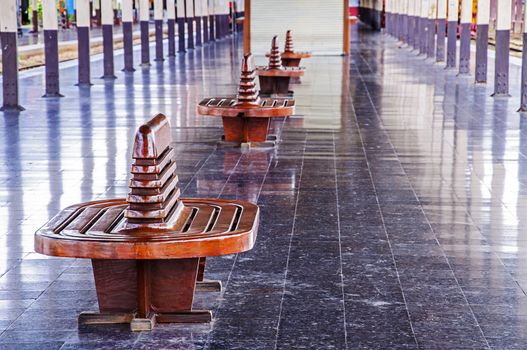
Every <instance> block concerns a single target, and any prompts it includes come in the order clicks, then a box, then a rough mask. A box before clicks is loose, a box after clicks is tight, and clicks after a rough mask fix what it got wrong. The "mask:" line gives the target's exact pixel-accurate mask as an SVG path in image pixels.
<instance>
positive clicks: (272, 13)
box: [251, 0, 344, 55]
mask: <svg viewBox="0 0 527 350" xmlns="http://www.w3.org/2000/svg"><path fill="white" fill-rule="evenodd" d="M343 11H344V1H343V0H309V1H307V0H251V50H252V52H253V53H255V54H263V53H265V52H267V51H269V48H270V44H271V39H272V37H273V36H274V35H278V38H279V40H280V43H281V46H282V48H283V43H284V37H285V32H286V30H288V29H291V30H292V31H293V40H294V46H295V50H298V51H311V52H312V53H313V54H329V55H340V54H342V53H343V50H344V48H343V30H342V29H343V28H342V26H343V13H344V12H343Z"/></svg>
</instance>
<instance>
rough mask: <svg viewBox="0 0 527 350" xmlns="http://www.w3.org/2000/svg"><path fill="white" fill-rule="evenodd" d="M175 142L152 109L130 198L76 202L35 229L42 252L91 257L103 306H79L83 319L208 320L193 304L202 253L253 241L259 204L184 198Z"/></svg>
mask: <svg viewBox="0 0 527 350" xmlns="http://www.w3.org/2000/svg"><path fill="white" fill-rule="evenodd" d="M171 142H172V139H171V130H170V124H169V122H168V119H167V118H166V117H165V116H164V115H162V114H159V115H157V116H155V117H154V118H153V119H152V120H150V121H149V122H147V123H146V124H144V125H142V126H141V127H140V128H139V130H138V132H137V134H136V136H135V142H134V146H133V159H134V162H133V164H132V169H131V172H132V178H131V180H130V184H129V187H130V193H129V195H128V197H127V198H126V199H124V198H121V199H108V200H99V201H93V202H87V203H82V204H77V205H73V206H71V207H69V208H66V209H65V210H63V211H62V212H60V213H59V214H58V215H57V216H55V217H54V218H53V219H52V220H51V221H49V222H48V223H47V224H46V225H44V226H43V227H42V228H41V229H40V230H38V231H37V232H36V234H35V250H36V251H37V252H39V253H42V254H46V255H52V256H60V257H72V258H88V259H92V266H93V273H94V277H95V286H96V289H97V299H98V302H99V312H83V313H81V314H80V316H79V324H80V325H82V324H110V323H130V325H131V329H132V330H133V331H141V330H150V329H152V328H153V327H154V326H155V324H156V323H157V322H210V321H211V318H212V315H211V312H210V311H208V310H193V309H192V301H193V298H194V291H195V289H196V282H197V280H198V279H199V276H200V275H203V269H204V267H205V260H204V257H208V256H218V255H226V254H235V253H239V252H244V251H247V250H250V249H251V248H252V247H253V245H254V242H255V240H256V234H257V228H258V218H259V210H258V207H257V206H256V205H254V204H252V203H247V202H242V201H228V200H218V199H198V198H180V197H179V195H180V190H179V188H178V187H177V182H178V177H177V175H176V162H175V161H174V160H173V158H174V150H173V148H172V147H171V145H170V144H171ZM57 302H60V300H57Z"/></svg>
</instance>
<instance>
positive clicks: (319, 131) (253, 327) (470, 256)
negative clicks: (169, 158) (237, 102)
mask: <svg viewBox="0 0 527 350" xmlns="http://www.w3.org/2000/svg"><path fill="white" fill-rule="evenodd" d="M240 55H241V41H240V38H228V39H225V40H221V41H218V42H216V43H213V44H210V45H207V46H205V47H203V48H198V49H196V50H193V51H190V52H188V53H187V54H184V55H178V56H177V57H176V58H171V59H167V60H165V61H164V62H162V63H156V64H153V65H152V66H151V67H150V68H148V69H138V70H137V71H136V72H135V73H133V74H125V73H122V72H120V71H119V69H120V68H121V67H120V66H117V67H116V71H117V72H118V73H117V75H118V79H117V80H115V81H113V80H112V81H104V80H100V79H95V78H94V79H93V82H94V83H95V85H94V86H92V87H91V88H88V89H79V88H77V87H75V86H74V83H75V82H76V67H75V66H74V65H72V64H63V65H62V67H63V69H62V71H61V84H62V87H63V88H62V92H63V93H64V95H65V97H64V98H62V99H44V98H41V97H40V96H41V95H42V93H43V91H42V90H43V86H42V84H43V76H42V71H41V70H38V69H37V70H31V71H28V72H24V73H22V74H21V76H22V80H21V93H22V95H23V98H22V101H21V103H22V105H23V106H25V107H26V108H27V111H26V112H24V113H22V114H20V115H3V116H2V117H1V118H0V130H1V132H2V136H3V137H2V138H1V139H0V152H1V153H0V154H2V156H3V157H2V158H1V160H0V162H1V167H0V222H2V223H3V225H0V230H1V232H0V252H1V254H0V349H17V350H18V349H490V348H492V349H525V348H527V332H526V331H525V329H527V297H526V295H525V292H524V291H525V288H527V258H526V255H525V254H524V253H525V252H526V251H527V228H526V227H525V226H524V224H525V223H524V221H525V217H524V211H525V208H526V206H527V200H526V198H527V197H526V196H527V122H526V121H525V120H523V119H522V117H521V116H520V115H519V114H517V113H516V112H515V107H516V106H518V105H519V102H518V98H517V96H515V97H512V98H508V99H493V98H491V97H490V94H491V91H492V81H491V82H489V85H487V86H475V85H474V84H473V83H472V78H465V77H456V72H455V71H445V70H444V69H443V66H441V65H438V64H434V63H433V62H432V61H429V60H425V59H424V58H423V57H420V56H417V54H416V53H415V52H412V51H411V50H409V49H408V48H406V47H401V46H400V43H397V42H396V41H395V40H394V39H393V38H390V37H388V36H385V35H382V34H379V33H373V32H371V31H369V30H368V29H366V28H362V27H361V28H360V29H359V28H357V27H354V28H353V33H352V54H351V56H350V57H349V58H342V57H336V56H319V57H313V58H312V59H311V60H306V61H305V66H306V67H307V73H306V75H305V77H304V78H303V81H302V83H301V84H299V85H297V86H296V87H295V97H296V102H297V106H298V108H297V114H296V115H295V116H293V117H291V118H289V119H287V120H285V121H276V122H275V123H274V125H273V127H274V129H275V131H276V132H278V133H281V137H282V142H281V143H280V144H279V145H278V146H277V147H276V148H275V149H273V150H251V151H243V150H240V149H236V148H218V147H217V143H216V142H217V140H218V139H219V138H220V137H221V135H222V127H221V122H220V121H219V120H216V119H214V118H205V117H199V116H197V115H196V113H195V105H196V103H197V102H198V101H199V100H200V99H201V98H202V97H205V96H210V95H217V94H225V93H234V91H235V89H236V84H237V77H238V70H239V63H240V59H239V58H240ZM256 61H257V63H263V62H265V58H263V57H262V56H258V57H256ZM120 62H122V57H121V56H119V55H117V56H116V64H121V63H120ZM136 62H137V61H136ZM101 66H102V64H101V61H100V60H95V61H94V62H93V67H92V72H93V74H94V75H95V74H98V73H97V72H99V71H101V72H102V67H101ZM511 72H512V74H511V76H512V77H514V76H518V72H519V67H516V66H515V67H512V68H511ZM489 76H491V77H492V72H490V75H489ZM511 87H512V90H513V91H515V90H514V89H518V87H519V84H518V82H516V81H513V82H512V86H511ZM516 95H517V94H516ZM157 112H163V113H166V114H167V115H168V116H169V117H170V119H171V121H172V127H173V137H174V140H175V145H174V146H175V149H176V151H177V152H176V153H177V156H176V159H177V163H178V174H179V177H180V183H179V186H180V187H181V189H182V192H183V195H184V196H190V197H195V196H199V197H219V198H237V199H245V200H251V201H257V202H258V204H259V205H260V207H261V210H262V212H261V224H260V230H259V234H258V238H257V242H256V246H255V248H254V249H253V250H252V251H250V252H247V253H243V254H238V255H233V256H225V257H218V258H211V259H209V260H208V266H207V271H206V273H207V275H208V278H216V279H221V280H222V281H223V284H224V287H225V288H224V291H223V292H222V293H221V294H220V293H197V296H196V300H195V306H196V307H197V308H210V309H212V310H213V313H214V321H213V322H212V323H211V324H208V325H160V326H159V327H158V328H156V329H155V330H154V331H152V332H143V333H131V332H130V331H129V329H128V327H127V326H110V327H99V326H97V327H83V328H79V327H78V325H77V315H78V313H79V312H80V311H84V310H96V308H97V300H96V295H95V288H94V283H93V278H92V275H91V265H90V263H89V261H84V260H80V259H78V260H74V259H57V258H48V257H44V256H41V255H38V254H35V253H34V252H33V233H34V231H35V230H36V229H38V228H39V226H41V225H42V224H44V223H45V222H46V221H47V220H48V219H49V218H51V217H52V216H54V215H55V214H56V213H57V212H58V211H59V210H60V209H61V208H64V207H65V206H67V205H70V204H74V203H77V202H81V201H87V200H92V199H97V198H113V197H120V196H121V197H122V196H125V195H126V194H127V180H128V176H129V175H128V172H129V168H130V165H131V158H130V152H131V149H130V147H131V144H132V138H133V135H134V132H135V130H136V127H137V126H138V125H139V124H140V123H142V122H143V121H145V120H147V119H149V118H150V117H151V116H152V115H153V114H154V113H157Z"/></svg>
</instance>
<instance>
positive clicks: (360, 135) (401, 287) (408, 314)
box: [348, 55, 420, 348]
mask: <svg viewBox="0 0 527 350" xmlns="http://www.w3.org/2000/svg"><path fill="white" fill-rule="evenodd" d="M359 56H360V55H359ZM360 58H361V59H362V56H360ZM357 73H358V76H359V78H360V80H361V82H362V85H363V86H364V87H365V90H366V92H367V94H368V95H369V91H368V89H367V88H366V84H365V82H364V79H363V77H362V74H361V73H360V71H359V70H357ZM348 93H350V92H349V91H348ZM370 100H371V99H370ZM372 105H373V104H372ZM351 112H352V117H353V118H354V119H355V124H356V126H357V130H358V134H359V139H360V141H361V144H362V151H363V154H364V158H365V161H366V166H367V170H368V173H369V174H370V181H371V184H372V187H373V192H374V193H375V201H376V202H377V207H378V209H379V216H380V219H381V222H382V227H383V231H384V234H385V236H386V239H387V242H388V246H389V248H390V254H391V257H392V262H393V265H394V267H395V273H396V275H397V281H398V283H399V287H400V289H401V296H402V298H403V301H404V306H405V308H406V315H407V316H408V323H409V324H410V329H411V330H412V336H413V339H414V341H415V344H416V346H417V347H418V348H420V346H419V342H418V341H417V336H416V334H415V331H414V326H413V324H412V319H411V317H410V311H409V309H408V302H407V301H406V297H405V295H404V290H403V286H402V283H401V276H400V274H399V269H398V268H397V262H396V261H395V255H394V253H393V248H392V243H391V242H390V236H389V234H388V231H387V229H386V224H385V221H384V215H383V214H382V209H381V204H380V202H379V197H378V195H377V188H376V186H375V182H374V180H373V174H372V172H371V167H370V161H369V159H368V154H367V152H366V148H365V146H364V139H363V137H362V132H361V127H360V125H359V121H358V118H357V114H356V112H355V106H354V105H353V103H352V104H351Z"/></svg>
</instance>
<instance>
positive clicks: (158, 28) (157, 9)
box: [154, 0, 191, 61]
mask: <svg viewBox="0 0 527 350" xmlns="http://www.w3.org/2000/svg"><path fill="white" fill-rule="evenodd" d="M187 1H191V0H187ZM163 18H164V11H163V0H154V25H155V35H156V58H155V60H156V61H164V60H165V59H164V58H163Z"/></svg>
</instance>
